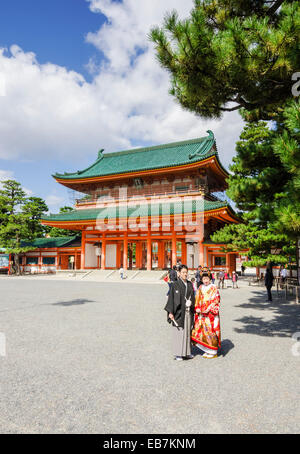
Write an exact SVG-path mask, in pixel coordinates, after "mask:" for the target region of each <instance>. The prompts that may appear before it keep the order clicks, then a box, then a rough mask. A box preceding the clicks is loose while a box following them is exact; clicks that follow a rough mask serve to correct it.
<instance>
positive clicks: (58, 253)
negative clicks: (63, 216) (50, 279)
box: [20, 235, 81, 274]
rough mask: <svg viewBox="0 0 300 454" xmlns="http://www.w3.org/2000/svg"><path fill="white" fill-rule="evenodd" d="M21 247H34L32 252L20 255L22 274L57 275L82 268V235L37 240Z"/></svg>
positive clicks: (24, 243) (25, 243) (23, 243)
mask: <svg viewBox="0 0 300 454" xmlns="http://www.w3.org/2000/svg"><path fill="white" fill-rule="evenodd" d="M21 245H22V246H23V247H24V246H29V247H30V246H32V251H29V252H26V253H23V254H20V266H21V272H22V273H31V274H34V273H55V272H56V271H57V270H68V269H79V268H80V254H81V238H80V235H79V236H76V235H75V236H64V237H57V238H51V237H50V238H36V239H35V240H33V241H30V242H22V244H21Z"/></svg>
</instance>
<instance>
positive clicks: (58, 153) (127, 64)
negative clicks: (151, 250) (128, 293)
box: [0, 0, 242, 212]
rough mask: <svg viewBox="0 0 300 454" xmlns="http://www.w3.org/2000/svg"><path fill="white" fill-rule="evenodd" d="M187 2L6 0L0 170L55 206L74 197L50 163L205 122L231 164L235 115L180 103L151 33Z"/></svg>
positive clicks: (62, 163) (155, 140) (203, 127)
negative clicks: (203, 112) (219, 115)
mask: <svg viewBox="0 0 300 454" xmlns="http://www.w3.org/2000/svg"><path fill="white" fill-rule="evenodd" d="M192 5H193V0H185V1H184V2H183V1H182V0H164V1H163V2H162V1H161V0H139V1H137V0H123V1H119V0H50V1H46V0H13V1H12V0H2V1H1V5H0V179H3V178H7V177H11V178H14V179H16V180H17V181H19V182H20V183H21V184H22V185H23V187H24V188H26V189H27V190H28V192H29V193H31V194H32V195H35V196H39V197H42V198H44V199H45V200H46V202H47V203H48V206H49V210H50V211H51V212H56V211H58V209H59V207H60V206H63V205H65V204H69V205H70V204H71V201H70V199H69V195H68V190H67V189H66V188H64V187H63V186H60V185H59V184H58V183H56V182H55V180H54V179H53V178H52V176H51V175H52V174H54V173H55V172H59V173H60V172H64V171H67V172H73V171H76V170H81V169H84V168H86V167H88V166H89V165H90V164H92V163H93V162H94V161H95V160H96V158H97V152H98V150H99V149H100V148H104V149H105V151H110V152H111V151H119V150H124V149H128V148H133V147H137V146H144V145H155V144H160V143H168V142H175V141H179V140H187V139H190V138H196V137H202V136H205V135H206V134H207V133H206V131H207V130H208V129H210V130H212V131H213V132H214V133H215V136H216V139H217V145H218V150H219V154H220V158H221V162H222V163H223V165H224V166H225V167H228V165H229V163H230V161H231V158H232V156H233V155H234V143H235V141H236V140H237V139H238V136H239V134H240V131H241V128H242V121H241V119H240V117H239V116H238V114H236V113H233V114H230V115H226V116H224V118H223V119H222V120H220V121H215V120H213V121H203V120H202V119H200V118H199V117H196V116H195V115H193V114H192V113H189V112H186V111H183V110H182V109H181V107H180V106H179V105H178V104H176V103H175V101H174V100H173V98H172V97H171V96H170V95H169V93H168V90H169V76H168V74H167V72H166V71H164V70H163V69H162V68H160V67H159V65H158V63H157V61H156V59H155V54H154V49H153V45H152V44H151V43H150V42H149V40H148V38H147V34H148V33H149V31H150V28H151V27H152V26H153V25H156V24H161V23H162V21H163V17H164V15H165V13H166V12H167V11H170V10H172V9H173V8H175V9H177V11H178V12H179V14H180V15H181V16H182V17H184V16H187V15H188V14H189V11H190V9H191V7H192ZM3 87H5V89H3ZM1 90H2V91H1ZM3 90H4V91H3ZM2 92H3V93H2Z"/></svg>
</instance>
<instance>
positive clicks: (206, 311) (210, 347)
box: [192, 273, 221, 358]
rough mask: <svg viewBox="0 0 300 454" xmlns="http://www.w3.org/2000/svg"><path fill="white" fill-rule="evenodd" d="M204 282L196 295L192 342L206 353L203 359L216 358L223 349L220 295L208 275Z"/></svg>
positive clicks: (203, 278)
mask: <svg viewBox="0 0 300 454" xmlns="http://www.w3.org/2000/svg"><path fill="white" fill-rule="evenodd" d="M202 282H203V285H200V287H199V289H198V291H197V295H196V302H195V323H194V329H193V330H192V342H193V343H194V345H196V346H197V347H199V348H200V349H201V350H202V351H203V352H204V354H203V358H216V357H217V353H218V348H220V347H221V331H220V317H219V307H220V294H219V291H218V289H217V287H216V285H214V284H211V282H210V277H209V275H208V274H207V273H205V274H203V276H202Z"/></svg>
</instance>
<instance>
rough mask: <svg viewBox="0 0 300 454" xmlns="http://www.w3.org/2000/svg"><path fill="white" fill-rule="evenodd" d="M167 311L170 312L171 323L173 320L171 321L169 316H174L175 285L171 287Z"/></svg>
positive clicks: (166, 306)
mask: <svg viewBox="0 0 300 454" xmlns="http://www.w3.org/2000/svg"><path fill="white" fill-rule="evenodd" d="M165 311H167V312H168V322H169V323H170V322H171V319H169V314H174V285H171V286H170V293H169V297H168V301H167V304H166V305H165Z"/></svg>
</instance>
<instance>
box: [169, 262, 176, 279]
mask: <svg viewBox="0 0 300 454" xmlns="http://www.w3.org/2000/svg"><path fill="white" fill-rule="evenodd" d="M169 278H170V282H171V283H173V282H175V281H177V266H176V265H174V266H173V268H172V269H170V272H169Z"/></svg>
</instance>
